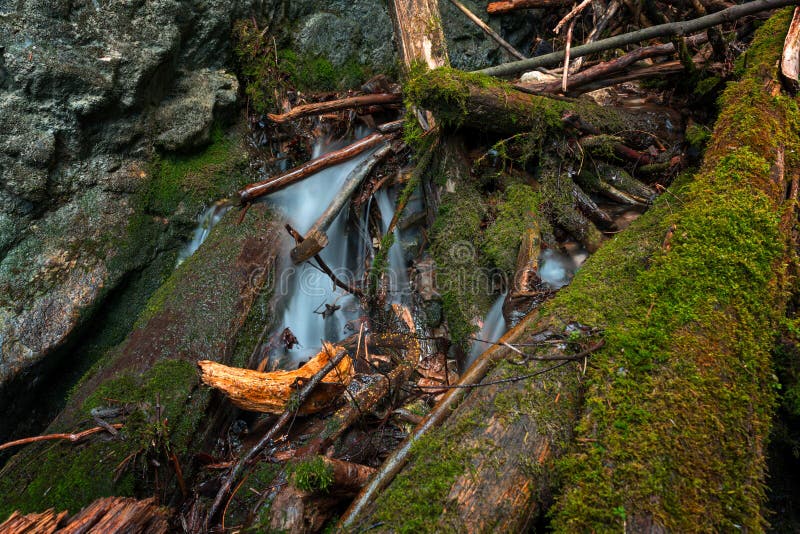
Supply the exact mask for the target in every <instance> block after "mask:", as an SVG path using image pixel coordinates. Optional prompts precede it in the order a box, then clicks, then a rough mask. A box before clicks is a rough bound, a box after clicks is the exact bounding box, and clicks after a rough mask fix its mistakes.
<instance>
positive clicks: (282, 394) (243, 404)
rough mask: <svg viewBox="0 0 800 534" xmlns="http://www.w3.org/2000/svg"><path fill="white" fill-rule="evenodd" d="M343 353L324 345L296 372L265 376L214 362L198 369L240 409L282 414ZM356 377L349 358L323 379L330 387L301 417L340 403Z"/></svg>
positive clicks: (322, 390)
mask: <svg viewBox="0 0 800 534" xmlns="http://www.w3.org/2000/svg"><path fill="white" fill-rule="evenodd" d="M339 350H344V349H342V348H341V347H336V346H334V345H331V344H329V343H324V344H323V347H322V350H320V351H319V353H317V354H316V355H315V356H314V357H313V358H311V359H310V360H309V361H308V362H306V363H305V364H304V365H302V366H301V367H300V368H299V369H297V370H294V371H273V372H271V373H262V372H259V371H253V370H251V369H241V368H238V367H230V366H227V365H223V364H221V363H217V362H212V361H210V360H200V361H199V362H197V366H198V367H199V368H200V379H201V380H202V381H203V383H204V384H205V385H207V386H211V387H212V388H214V389H218V390H220V391H221V392H222V393H223V394H224V395H225V396H226V397H227V398H228V399H230V401H231V402H232V403H233V404H234V405H235V406H236V407H238V408H241V409H242V410H248V411H251V412H262V413H281V412H283V411H285V410H286V409H287V407H288V406H289V403H290V401H291V398H292V395H293V394H294V392H295V391H296V389H297V388H298V387H299V386H302V385H303V384H304V383H305V382H306V381H308V380H310V379H311V377H313V376H314V375H315V374H317V373H318V372H319V370H320V369H322V368H323V367H324V366H325V364H327V363H328V362H329V361H330V360H331V358H333V356H334V355H335V354H336V353H337V351H339ZM353 373H354V371H353V362H352V360H351V359H350V357H349V356H345V357H344V358H343V359H342V361H341V363H339V365H337V366H336V368H335V369H334V371H333V372H331V373H330V374H329V375H328V376H326V377H325V378H323V379H322V385H323V386H328V387H319V388H317V389H316V390H315V391H314V392H313V393H312V394H311V395H310V396H309V398H308V400H307V401H306V402H305V403H303V405H302V406H301V407H300V408H299V409H298V410H297V414H298V415H308V414H312V413H316V412H319V411H320V410H323V409H325V408H326V407H327V406H329V405H330V404H331V402H333V401H335V400H337V399H339V397H340V396H341V394H342V393H343V392H344V389H345V388H346V387H347V385H348V384H349V383H350V380H352V379H353Z"/></svg>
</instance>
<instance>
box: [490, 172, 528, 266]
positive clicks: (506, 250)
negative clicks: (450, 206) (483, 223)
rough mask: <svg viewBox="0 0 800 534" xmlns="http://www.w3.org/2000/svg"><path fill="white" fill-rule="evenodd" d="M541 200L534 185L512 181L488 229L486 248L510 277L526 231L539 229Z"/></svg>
mask: <svg viewBox="0 0 800 534" xmlns="http://www.w3.org/2000/svg"><path fill="white" fill-rule="evenodd" d="M540 202H541V199H540V197H539V195H538V194H537V193H536V191H534V190H533V188H532V187H530V186H528V185H524V184H511V185H509V186H508V187H506V190H505V192H504V194H503V200H502V201H501V202H500V203H499V205H498V206H497V215H496V217H495V219H494V221H493V222H492V224H491V225H490V226H489V227H488V228H487V229H486V236H485V240H484V242H483V251H484V253H485V254H486V257H487V258H488V259H489V260H490V261H491V262H492V264H493V265H494V266H495V267H496V268H498V269H499V270H500V271H502V272H503V273H505V274H506V275H507V276H512V275H513V274H514V269H515V267H516V262H517V251H518V250H519V244H520V241H521V239H522V236H523V234H524V233H525V232H526V231H528V230H529V229H531V228H537V227H538V226H539V224H538V221H537V219H538V215H537V214H538V209H539V203H540Z"/></svg>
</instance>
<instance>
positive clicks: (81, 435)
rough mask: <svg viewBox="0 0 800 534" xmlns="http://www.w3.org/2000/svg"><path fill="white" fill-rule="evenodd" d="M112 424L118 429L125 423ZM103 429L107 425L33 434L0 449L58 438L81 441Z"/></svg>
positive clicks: (6, 444)
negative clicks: (72, 431)
mask: <svg viewBox="0 0 800 534" xmlns="http://www.w3.org/2000/svg"><path fill="white" fill-rule="evenodd" d="M110 426H111V427H112V428H114V429H115V430H116V429H120V428H122V426H123V425H122V424H121V423H115V424H113V425H110ZM103 430H106V431H107V429H106V428H105V427H103V426H96V427H94V428H90V429H89V430H84V431H83V432H77V433H75V434H46V435H44V436H33V437H30V438H23V439H18V440H15V441H9V442H8V443H3V444H2V445H0V451H2V450H5V449H10V448H11V447H17V446H19V445H27V444H29V443H36V442H38V441H50V440H57V439H64V440H67V441H72V442H75V441H80V440H82V439H83V438H85V437H86V436H91V435H92V434H97V433H99V432H102V431H103Z"/></svg>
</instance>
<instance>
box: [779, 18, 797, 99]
mask: <svg viewBox="0 0 800 534" xmlns="http://www.w3.org/2000/svg"><path fill="white" fill-rule="evenodd" d="M781 75H782V76H783V79H784V81H785V82H786V84H787V85H788V86H789V88H790V89H791V90H792V91H797V90H798V89H800V7H796V8H794V16H793V17H792V24H791V25H790V26H789V31H788V32H787V33H786V40H785V41H784V44H783V54H781Z"/></svg>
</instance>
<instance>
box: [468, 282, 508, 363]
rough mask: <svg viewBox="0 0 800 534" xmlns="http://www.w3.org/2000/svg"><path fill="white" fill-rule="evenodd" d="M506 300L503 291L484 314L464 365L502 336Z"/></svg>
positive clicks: (503, 332)
mask: <svg viewBox="0 0 800 534" xmlns="http://www.w3.org/2000/svg"><path fill="white" fill-rule="evenodd" d="M505 300H506V293H503V294H502V295H500V296H499V297H497V300H496V301H494V304H492V307H491V308H490V309H489V313H487V314H486V319H484V321H483V326H482V327H481V329H480V331H479V332H478V333H477V334H476V335H475V341H473V342H472V346H471V347H470V349H469V354H467V361H466V362H465V364H466V367H469V365H470V364H472V362H473V361H475V358H477V357H478V356H480V355H481V353H483V352H484V351H486V350H487V349H488V348H489V347H491V346H492V345H493V344H494V343H495V342H496V341H497V340H498V339H500V338H501V337H503V334H505V333H506V330H507V327H506V320H505V318H504V317H503V302H504V301H505Z"/></svg>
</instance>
